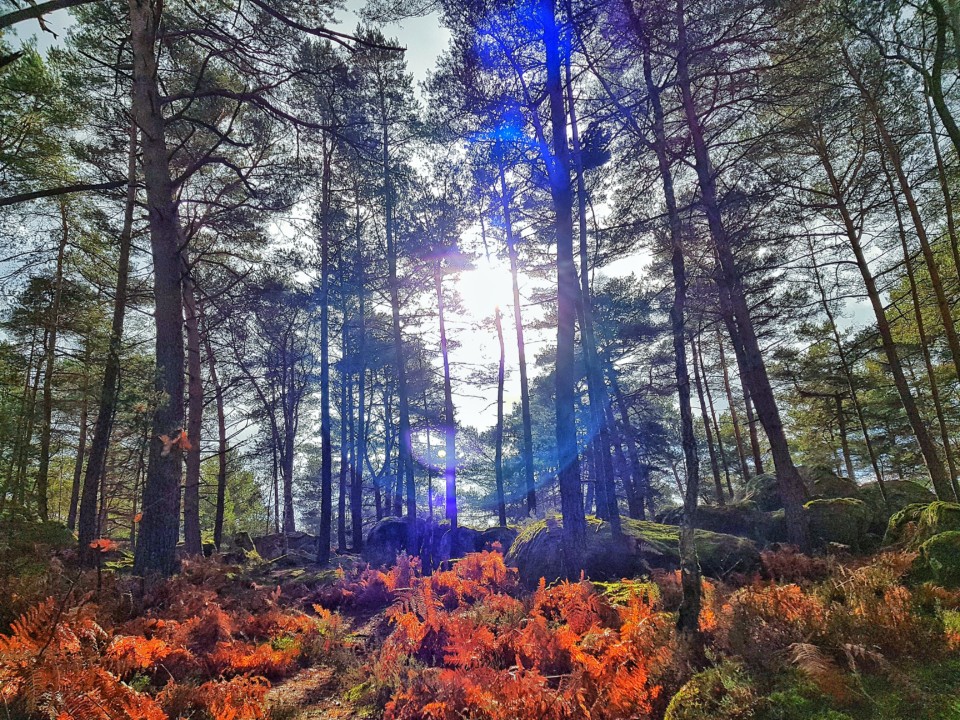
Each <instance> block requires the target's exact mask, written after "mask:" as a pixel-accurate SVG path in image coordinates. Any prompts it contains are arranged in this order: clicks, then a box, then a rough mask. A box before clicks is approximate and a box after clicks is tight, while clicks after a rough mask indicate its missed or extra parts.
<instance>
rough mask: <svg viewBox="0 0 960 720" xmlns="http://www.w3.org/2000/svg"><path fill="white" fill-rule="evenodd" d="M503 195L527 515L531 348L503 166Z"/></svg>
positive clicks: (531, 499)
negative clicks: (526, 337)
mask: <svg viewBox="0 0 960 720" xmlns="http://www.w3.org/2000/svg"><path fill="white" fill-rule="evenodd" d="M500 196H501V202H502V205H503V227H504V233H505V235H506V240H507V255H508V257H509V258H510V280H511V284H512V286H513V323H514V326H515V328H516V332H517V354H518V356H519V357H518V365H519V368H518V369H519V373H520V419H521V424H522V426H523V449H522V456H523V479H524V484H525V488H526V491H527V515H533V514H534V513H535V512H536V511H537V490H536V482H535V479H534V473H533V420H532V418H531V413H530V382H529V380H528V378H527V350H526V343H525V342H524V338H523V316H522V312H521V308H520V282H519V277H518V276H519V273H518V267H517V265H518V262H517V244H516V238H515V237H514V235H513V224H512V222H511V220H510V194H509V192H508V187H507V180H506V176H505V174H504V169H503V164H501V165H500Z"/></svg>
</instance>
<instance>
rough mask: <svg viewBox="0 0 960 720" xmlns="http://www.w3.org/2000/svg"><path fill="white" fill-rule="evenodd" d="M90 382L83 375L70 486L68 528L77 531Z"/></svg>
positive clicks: (86, 361)
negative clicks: (78, 434) (78, 431)
mask: <svg viewBox="0 0 960 720" xmlns="http://www.w3.org/2000/svg"><path fill="white" fill-rule="evenodd" d="M83 358H84V360H83V364H84V367H88V366H89V365H90V343H89V342H87V343H86V345H85V350H84V353H83ZM89 381H90V378H89V376H88V375H87V373H84V375H83V385H82V386H81V388H80V395H81V398H80V422H79V430H80V437H79V439H78V440H77V460H76V462H74V464H73V483H72V484H71V485H70V508H69V509H68V510H67V527H68V528H69V529H70V530H75V529H76V527H77V511H78V510H79V508H80V484H81V482H82V481H83V461H84V459H85V457H86V454H87V424H88V423H87V419H88V418H87V416H88V413H89V409H90V398H89V396H88V391H89V388H88V387H87V385H88V383H89Z"/></svg>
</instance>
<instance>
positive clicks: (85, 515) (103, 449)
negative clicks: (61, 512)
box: [77, 120, 180, 565]
mask: <svg viewBox="0 0 960 720" xmlns="http://www.w3.org/2000/svg"><path fill="white" fill-rule="evenodd" d="M136 200H137V123H136V120H131V123H130V146H129V150H128V153H127V199H126V205H125V207H124V212H123V227H122V229H121V231H120V248H119V250H120V252H119V258H118V261H117V287H116V292H115V293H114V295H113V318H112V322H111V325H110V345H109V347H108V350H107V361H106V364H105V366H104V369H103V379H102V381H101V386H100V403H99V407H98V409H97V420H96V422H95V423H94V427H93V436H92V438H91V439H90V456H89V458H88V459H87V469H86V472H85V473H84V476H83V493H82V495H81V496H80V513H79V516H78V521H77V535H78V537H79V541H80V543H79V554H80V559H81V561H82V562H84V563H86V564H87V565H92V564H93V563H95V562H96V556H95V555H94V553H93V552H91V548H90V547H89V545H90V543H91V542H93V541H94V540H95V539H96V538H97V492H98V491H99V488H100V476H101V475H102V474H103V470H104V463H105V461H106V457H107V448H108V447H109V445H110V432H111V423H112V420H113V409H114V407H115V406H116V402H117V383H118V381H119V378H120V351H121V343H122V342H123V320H124V315H125V313H126V309H127V285H128V280H129V277H130V245H131V239H132V237H133V211H134V206H135V204H136ZM179 300H180V298H179V296H178V297H177V304H178V305H179Z"/></svg>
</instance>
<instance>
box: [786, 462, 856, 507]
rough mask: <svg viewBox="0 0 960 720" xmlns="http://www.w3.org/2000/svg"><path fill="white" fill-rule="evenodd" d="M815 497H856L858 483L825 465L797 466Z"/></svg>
mask: <svg viewBox="0 0 960 720" xmlns="http://www.w3.org/2000/svg"><path fill="white" fill-rule="evenodd" d="M797 469H798V470H799V471H800V477H802V478H803V482H804V484H805V485H806V486H807V492H809V493H810V496H811V497H813V498H821V499H830V498H847V497H852V498H855V497H857V495H858V494H859V488H858V486H857V484H856V483H855V482H854V481H853V480H851V479H850V478H845V477H840V476H839V475H837V474H836V473H835V472H834V471H833V470H832V469H831V468H829V467H827V466H825V465H814V466H812V467H800V468H797Z"/></svg>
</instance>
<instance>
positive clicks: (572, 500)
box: [538, 0, 586, 577]
mask: <svg viewBox="0 0 960 720" xmlns="http://www.w3.org/2000/svg"><path fill="white" fill-rule="evenodd" d="M554 2H555V0H540V2H539V8H538V11H539V14H540V17H541V20H542V23H543V40H544V48H545V60H546V86H545V94H546V96H547V99H548V101H549V107H550V127H551V135H552V141H553V148H552V150H553V153H552V155H551V156H549V157H547V158H545V160H546V161H547V166H548V175H549V178H550V195H551V198H552V200H553V211H554V215H555V220H556V228H555V232H556V243H557V359H556V371H555V382H556V398H555V402H556V439H557V476H558V480H559V486H560V509H561V512H562V514H563V531H564V535H565V542H566V548H567V556H568V558H569V563H570V567H568V568H566V571H567V574H568V575H570V576H571V577H576V576H577V575H579V573H580V571H581V569H582V567H583V553H584V550H585V543H586V518H585V516H584V513H583V495H582V493H581V491H580V459H579V457H578V453H577V422H576V413H575V394H576V389H575V383H576V366H575V357H574V331H575V324H576V304H577V296H578V295H579V294H580V289H579V287H578V285H577V271H576V268H575V266H574V264H573V190H572V188H571V185H570V151H569V148H568V146H567V113H566V108H565V107H564V97H563V83H562V80H561V58H560V33H559V30H558V28H557V19H556V15H555V7H554Z"/></svg>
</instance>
